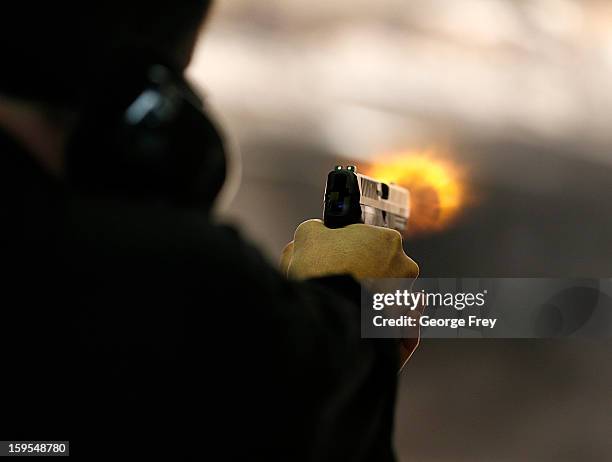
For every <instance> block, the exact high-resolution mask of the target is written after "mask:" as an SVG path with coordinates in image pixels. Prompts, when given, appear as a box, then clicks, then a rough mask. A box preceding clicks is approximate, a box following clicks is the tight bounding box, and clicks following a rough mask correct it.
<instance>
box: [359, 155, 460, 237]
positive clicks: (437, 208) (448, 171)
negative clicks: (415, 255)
mask: <svg viewBox="0 0 612 462" xmlns="http://www.w3.org/2000/svg"><path fill="white" fill-rule="evenodd" d="M364 173H365V174H366V175H368V176H371V177H373V178H376V179H378V180H381V181H384V182H389V183H396V184H399V185H401V186H404V187H406V188H408V190H409V191H410V219H409V221H408V230H407V232H408V234H410V235H416V234H425V233H430V232H438V231H442V230H445V229H448V227H449V226H451V225H452V223H453V222H454V221H455V219H456V218H457V216H458V215H459V212H460V211H461V209H462V207H463V206H464V205H465V201H466V187H465V182H464V174H463V172H462V171H461V169H460V168H459V167H457V166H456V165H453V164H452V163H451V162H450V161H448V160H445V159H442V158H441V157H440V156H439V155H438V154H436V153H435V152H433V151H425V152H416V153H415V152H407V153H397V154H390V155H385V156H382V157H380V158H379V159H377V160H376V162H375V163H374V164H373V165H371V166H370V167H369V168H366V171H365V172H364Z"/></svg>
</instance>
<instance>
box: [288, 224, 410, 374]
mask: <svg viewBox="0 0 612 462" xmlns="http://www.w3.org/2000/svg"><path fill="white" fill-rule="evenodd" d="M280 266H281V271H282V273H283V274H284V275H286V276H288V277H289V278H292V279H308V278H314V277H320V276H330V275H337V274H350V275H352V276H353V277H355V278H356V279H365V278H416V277H418V275H419V267H418V265H417V264H416V263H415V262H414V260H412V259H411V258H410V257H409V256H408V255H406V254H405V253H404V249H403V247H402V236H401V234H400V233H398V232H397V231H395V230H392V229H388V228H381V227H378V226H370V225H362V224H356V225H349V226H346V227H345V228H338V229H330V228H327V227H326V226H325V225H324V224H323V222H322V221H321V220H308V221H305V222H304V223H302V224H301V225H300V226H298V228H297V230H296V231H295V237H294V240H293V241H292V242H290V243H289V244H287V246H286V247H285V249H284V250H283V254H282V256H281V262H280ZM418 311H419V313H422V308H420V309H419V310H418ZM413 329H414V331H413V332H412V333H411V335H409V336H408V337H407V338H404V339H402V340H401V342H400V364H399V366H400V369H401V368H402V367H403V366H404V365H405V364H406V362H407V361H408V359H410V357H411V356H412V353H414V350H416V348H417V346H418V344H419V328H418V327H415V328H413Z"/></svg>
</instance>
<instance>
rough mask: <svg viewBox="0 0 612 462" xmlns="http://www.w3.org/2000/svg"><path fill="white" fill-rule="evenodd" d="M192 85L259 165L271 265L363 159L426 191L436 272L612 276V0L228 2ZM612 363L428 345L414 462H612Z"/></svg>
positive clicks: (260, 215)
mask: <svg viewBox="0 0 612 462" xmlns="http://www.w3.org/2000/svg"><path fill="white" fill-rule="evenodd" d="M189 74H190V77H191V78H192V79H193V80H194V81H195V82H196V83H197V84H199V85H201V86H202V87H203V89H204V91H205V92H206V94H207V95H208V99H209V101H210V102H211V104H212V106H213V107H214V109H215V110H216V112H217V113H218V116H219V119H220V120H221V121H222V122H223V125H224V128H225V131H226V133H227V135H228V137H229V138H230V139H231V141H232V144H234V145H235V146H237V147H239V152H240V157H241V159H242V161H241V163H242V178H241V182H240V189H239V190H238V193H237V194H236V196H235V197H234V199H233V201H232V202H231V204H230V206H229V209H228V210H227V211H226V213H225V218H226V219H227V220H230V221H232V222H234V223H236V224H238V225H239V226H240V227H241V228H242V230H243V232H244V233H245V234H247V235H248V236H249V238H250V239H251V240H252V241H254V242H255V243H257V244H258V245H259V247H260V248H261V249H262V251H263V252H264V253H265V254H266V255H267V256H268V257H269V258H270V260H271V261H277V259H278V256H279V254H280V251H281V249H282V248H283V246H284V245H285V244H286V243H287V242H288V241H290V240H291V239H292V236H293V231H294V230H295V227H296V226H297V225H298V224H299V223H300V222H302V221H303V220H305V219H308V218H313V217H320V216H321V212H322V210H321V209H322V195H323V189H324V186H325V178H326V175H327V173H328V171H329V170H330V169H331V168H332V167H333V166H334V165H335V164H336V163H340V164H343V165H346V164H349V163H350V164H356V165H357V166H358V168H359V170H360V171H362V172H365V173H370V174H373V175H377V176H380V177H381V178H383V179H386V180H388V181H396V182H398V183H401V184H404V185H406V186H408V187H409V188H410V189H411V192H412V198H413V203H412V216H411V219H410V223H409V227H410V229H409V231H408V233H407V235H406V236H405V247H406V250H407V252H408V253H409V254H410V255H411V256H413V258H415V260H417V261H418V262H419V264H420V266H421V270H422V274H423V275H424V276H430V277H438V276H450V277H468V276H474V277H477V276H481V277H512V276H521V277H528V276H534V277H537V276H543V277H610V276H611V273H612V271H611V268H612V213H611V211H612V208H611V204H610V201H611V200H612V127H610V119H611V116H612V2H607V1H601V0H582V1H573V0H525V1H523V0H515V1H511V0H505V1H504V0H428V1H416V2H407V1H400V0H350V1H349V0H311V1H308V2H305V1H300V0H259V1H257V2H253V1H248V0H218V1H217V5H216V8H215V10H214V14H213V16H212V18H211V20H210V22H209V24H208V27H207V30H206V33H205V34H204V35H203V37H202V40H201V42H200V45H199V47H198V49H197V50H196V54H195V58H194V61H193V63H192V65H191V67H190V69H189ZM611 364H612V342H610V341H598V342H595V341H590V342H588V341H584V340H583V341H579V340H554V341H553V340H550V341H543V340H539V341H528V340H521V341H519V340H515V341H501V340H486V341H485V340H469V341H468V340H461V341H460V340H428V341H426V342H423V343H422V346H421V348H420V350H419V351H418V354H416V355H415V356H414V358H413V360H412V362H411V363H410V364H409V366H408V367H407V368H406V369H405V370H404V372H403V373H402V375H401V383H400V390H399V402H398V411H397V426H396V444H397V448H398V453H399V454H398V455H399V457H400V460H402V461H408V460H418V461H447V460H452V461H481V460H482V461H491V460H495V461H514V460H538V461H542V460H555V461H557V460H561V461H563V460H581V461H585V460H589V461H590V460H612V367H611Z"/></svg>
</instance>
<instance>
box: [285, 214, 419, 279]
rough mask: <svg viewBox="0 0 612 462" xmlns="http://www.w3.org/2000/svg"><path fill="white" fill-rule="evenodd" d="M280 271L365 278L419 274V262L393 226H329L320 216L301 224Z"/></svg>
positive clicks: (294, 274) (295, 276)
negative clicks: (405, 246)
mask: <svg viewBox="0 0 612 462" xmlns="http://www.w3.org/2000/svg"><path fill="white" fill-rule="evenodd" d="M281 271H282V273H283V274H285V275H286V276H287V277H289V278H292V279H308V278H314V277H321V276H330V275H338V274H350V275H352V276H353V277H354V278H356V279H365V278H416V277H417V276H418V275H419V267H418V265H417V264H416V263H415V262H414V261H413V260H412V259H411V258H410V257H408V256H407V255H406V254H405V253H404V249H403V248H402V236H401V234H400V233H398V232H397V231H395V230H393V229H388V228H381V227H378V226H370V225H363V224H356V225H349V226H346V227H344V228H338V229H330V228H327V227H326V226H325V225H324V224H323V222H322V221H321V220H308V221H305V222H304V223H302V224H301V225H300V226H298V228H297V230H296V231H295V237H294V240H293V242H291V243H289V244H288V245H287V246H286V247H285V249H284V250H283V254H282V256H281Z"/></svg>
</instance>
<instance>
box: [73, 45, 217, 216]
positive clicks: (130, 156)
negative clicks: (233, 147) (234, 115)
mask: <svg viewBox="0 0 612 462" xmlns="http://www.w3.org/2000/svg"><path fill="white" fill-rule="evenodd" d="M145 56H146V55H143V54H141V55H139V56H138V57H137V58H131V59H123V60H122V61H119V60H117V61H115V62H114V64H113V66H112V72H107V73H101V74H100V75H99V76H98V78H97V81H96V82H95V83H94V84H93V85H92V86H91V90H90V91H88V93H87V96H86V98H85V99H84V104H83V105H82V107H81V109H80V111H79V116H78V121H77V124H76V127H75V130H74V132H73V135H72V136H71V139H70V141H69V143H68V146H67V151H66V179H67V182H68V184H69V185H70V187H72V188H74V189H75V190H77V191H82V192H86V193H89V194H100V195H102V194H103V195H109V194H110V195H117V196H124V195H125V196H129V197H131V198H135V199H139V198H142V199H145V198H146V199H154V200H159V201H170V202H172V203H174V204H176V205H179V206H184V207H197V208H200V209H203V210H209V209H210V207H211V206H212V204H213V202H214V199H215V197H216V195H217V194H218V192H219V190H220V189H221V186H222V185H223V182H224V180H225V173H226V172H225V169H226V164H225V153H224V147H223V140H222V137H221V135H220V133H219V131H218V130H217V128H216V127H215V126H214V125H213V123H212V121H211V120H210V119H209V117H208V116H207V115H206V113H205V111H204V108H203V104H202V101H201V99H200V98H199V97H198V96H197V95H196V93H195V92H194V91H193V90H192V89H191V88H190V87H189V85H188V84H187V82H186V81H185V80H184V79H183V77H182V74H181V73H180V72H177V71H176V70H175V69H173V68H172V66H169V65H167V64H164V63H162V62H161V60H159V59H154V58H151V57H150V56H148V57H145Z"/></svg>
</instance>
